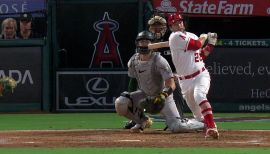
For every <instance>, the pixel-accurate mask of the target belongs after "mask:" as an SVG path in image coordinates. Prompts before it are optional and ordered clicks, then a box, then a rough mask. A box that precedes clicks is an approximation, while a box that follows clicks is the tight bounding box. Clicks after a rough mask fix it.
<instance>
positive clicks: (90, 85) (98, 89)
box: [86, 77, 110, 95]
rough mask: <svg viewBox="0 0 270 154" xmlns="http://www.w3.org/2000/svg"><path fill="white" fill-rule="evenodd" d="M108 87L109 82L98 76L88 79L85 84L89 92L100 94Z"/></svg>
mask: <svg viewBox="0 0 270 154" xmlns="http://www.w3.org/2000/svg"><path fill="white" fill-rule="evenodd" d="M109 88H110V85H109V82H108V81H107V80H106V79H104V78H100V77H96V78H92V79H90V80H89V81H88V82H87V84H86V89H87V91H88V92H89V93H90V94H95V95H101V94H104V93H106V92H107V91H108V90H109Z"/></svg>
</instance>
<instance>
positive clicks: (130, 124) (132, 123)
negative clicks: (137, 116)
mask: <svg viewBox="0 0 270 154" xmlns="http://www.w3.org/2000/svg"><path fill="white" fill-rule="evenodd" d="M135 125H136V122H135V121H132V120H130V121H129V122H127V123H126V125H125V126H124V129H130V128H132V127H134V126H135Z"/></svg>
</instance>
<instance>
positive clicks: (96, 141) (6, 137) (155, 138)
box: [0, 129, 270, 147]
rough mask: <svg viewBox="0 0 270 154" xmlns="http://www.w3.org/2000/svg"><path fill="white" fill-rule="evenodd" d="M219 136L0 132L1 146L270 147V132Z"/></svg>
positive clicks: (152, 131) (118, 131)
mask: <svg viewBox="0 0 270 154" xmlns="http://www.w3.org/2000/svg"><path fill="white" fill-rule="evenodd" d="M220 134H221V136H220V139H219V140H213V139H205V138H204V134H203V132H192V133H179V134H172V133H170V132H169V131H162V130H156V129H148V130H145V132H143V133H135V134H134V133H130V132H129V130H123V129H111V130H109V129H108V130H57V131H53V130H48V131H0V136H1V138H0V147H270V131H228V130H226V131H222V130H221V131H220Z"/></svg>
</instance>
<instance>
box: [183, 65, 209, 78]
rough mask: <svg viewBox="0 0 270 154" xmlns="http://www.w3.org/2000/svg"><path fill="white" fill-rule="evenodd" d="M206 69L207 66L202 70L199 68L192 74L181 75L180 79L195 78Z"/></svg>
mask: <svg viewBox="0 0 270 154" xmlns="http://www.w3.org/2000/svg"><path fill="white" fill-rule="evenodd" d="M204 70H205V67H203V68H202V69H201V70H198V71H196V72H194V73H192V74H190V75H186V76H179V79H180V80H186V79H191V78H194V77H195V76H197V75H199V74H200V73H201V72H203V71H204Z"/></svg>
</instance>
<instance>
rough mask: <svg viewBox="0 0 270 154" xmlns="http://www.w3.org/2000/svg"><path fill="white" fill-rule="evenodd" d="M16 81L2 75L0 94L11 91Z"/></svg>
mask: <svg viewBox="0 0 270 154" xmlns="http://www.w3.org/2000/svg"><path fill="white" fill-rule="evenodd" d="M16 86H17V82H16V80H14V79H13V78H11V77H3V78H1V79H0V96H3V95H4V94H6V93H9V92H12V93H13V90H14V88H16Z"/></svg>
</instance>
